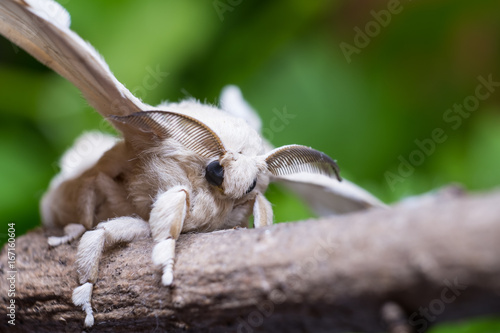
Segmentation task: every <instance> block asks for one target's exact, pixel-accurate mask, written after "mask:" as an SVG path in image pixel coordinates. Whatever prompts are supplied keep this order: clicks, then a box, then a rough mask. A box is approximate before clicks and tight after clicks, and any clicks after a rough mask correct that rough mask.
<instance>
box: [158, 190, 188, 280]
mask: <svg viewBox="0 0 500 333" xmlns="http://www.w3.org/2000/svg"><path fill="white" fill-rule="evenodd" d="M188 209H189V192H188V190H187V189H186V188H184V187H182V186H175V187H173V188H171V189H170V190H168V191H167V192H164V193H162V194H160V195H159V196H158V198H157V199H156V201H155V203H154V205H153V209H152V210H151V216H150V218H149V224H150V226H151V234H152V236H153V239H154V240H155V241H156V245H155V246H154V248H153V253H152V259H153V263H154V264H155V265H157V266H160V267H161V268H162V269H163V274H162V278H161V281H162V283H163V285H165V286H169V285H171V284H172V282H173V279H174V275H173V266H174V258H175V241H176V240H177V238H179V234H180V233H181V231H182V227H183V225H184V219H185V218H186V214H187V211H188Z"/></svg>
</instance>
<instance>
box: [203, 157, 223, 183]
mask: <svg viewBox="0 0 500 333" xmlns="http://www.w3.org/2000/svg"><path fill="white" fill-rule="evenodd" d="M205 171H206V172H205V178H206V179H207V181H208V182H209V183H210V184H212V185H216V186H221V185H222V181H223V180H224V168H223V167H222V165H220V163H219V161H213V162H211V163H210V164H209V165H207V168H206V170H205Z"/></svg>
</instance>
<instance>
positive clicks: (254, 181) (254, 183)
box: [245, 178, 257, 194]
mask: <svg viewBox="0 0 500 333" xmlns="http://www.w3.org/2000/svg"><path fill="white" fill-rule="evenodd" d="M255 185H257V178H255V179H254V180H253V183H252V185H250V187H249V188H248V190H247V192H246V193H245V194H248V193H250V192H252V190H253V189H254V188H255Z"/></svg>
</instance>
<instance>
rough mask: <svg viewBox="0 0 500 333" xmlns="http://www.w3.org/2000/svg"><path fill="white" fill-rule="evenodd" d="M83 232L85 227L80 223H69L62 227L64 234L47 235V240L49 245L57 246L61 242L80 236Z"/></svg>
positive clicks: (67, 241)
mask: <svg viewBox="0 0 500 333" xmlns="http://www.w3.org/2000/svg"><path fill="white" fill-rule="evenodd" d="M84 232H85V227H84V226H83V225H81V224H77V223H71V224H68V225H67V226H65V227H64V236H62V237H54V236H52V237H49V238H48V239H47V242H48V243H49V245H50V246H54V247H55V246H59V245H61V244H65V243H69V242H71V241H73V240H74V239H77V238H80V236H81V235H83V233H84Z"/></svg>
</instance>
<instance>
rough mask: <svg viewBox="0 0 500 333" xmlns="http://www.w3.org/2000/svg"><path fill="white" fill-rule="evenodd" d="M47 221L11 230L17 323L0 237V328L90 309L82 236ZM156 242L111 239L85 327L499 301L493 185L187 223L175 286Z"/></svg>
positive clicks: (135, 327)
mask: <svg viewBox="0 0 500 333" xmlns="http://www.w3.org/2000/svg"><path fill="white" fill-rule="evenodd" d="M53 232H54V231H53V230H42V229H36V230H34V231H32V232H30V233H28V234H27V235H24V236H21V237H19V238H17V240H16V253H17V258H16V268H17V274H16V278H17V280H16V291H15V293H16V296H15V302H16V303H15V304H16V305H17V307H16V326H15V327H12V326H10V325H8V324H7V319H6V318H7V317H6V314H5V312H6V310H7V309H6V306H5V304H8V302H9V297H8V296H7V292H6V290H7V289H8V282H9V281H8V280H7V278H8V276H9V273H8V271H9V268H8V266H7V251H6V249H5V248H4V249H3V252H2V254H1V256H0V263H1V267H0V287H1V290H2V294H1V296H2V300H3V304H2V306H1V307H0V318H2V319H1V322H0V330H2V331H4V330H5V329H7V328H8V329H13V328H14V329H17V330H18V331H22V332H24V331H37V332H45V331H47V332H48V331H51V332H56V331H71V332H72V331H78V330H81V329H82V328H83V327H82V324H83V319H84V313H83V312H81V311H80V309H78V308H77V307H75V306H74V305H73V304H72V303H71V293H72V290H73V288H75V287H76V286H77V275H76V272H75V268H74V258H75V253H76V246H77V243H76V242H75V243H73V244H70V245H63V246H60V247H57V248H49V247H48V245H47V242H46V237H47V235H48V234H49V233H51V234H53ZM151 248H152V243H151V241H149V240H144V241H139V242H135V243H132V244H128V245H121V246H118V247H115V248H113V249H111V250H109V251H107V252H106V255H105V257H104V259H103V260H102V261H101V265H100V272H99V280H98V282H97V283H96V285H95V288H94V293H93V303H92V304H93V308H94V310H95V312H96V313H95V320H96V324H95V326H94V328H93V329H90V330H88V331H95V332H97V331H99V332H107V331H109V332H111V331H113V332H121V331H127V332H130V331H135V332H139V331H148V332H150V331H154V330H155V329H156V331H163V330H166V329H168V330H169V332H170V331H177V330H179V331H181V330H184V329H187V330H192V331H205V330H207V331H208V328H210V331H211V332H226V331H239V332H257V331H266V332H285V331H286V332H322V331H325V332H326V331H327V332H346V331H369V332H376V331H383V330H387V329H388V328H387V327H386V325H385V323H384V320H383V318H385V319H386V321H388V322H389V323H388V325H389V326H391V325H392V326H394V327H400V326H401V325H402V329H403V330H402V331H405V330H407V329H408V327H409V328H413V329H415V330H416V331H423V330H424V329H425V328H426V327H428V326H429V325H431V324H433V323H435V322H440V321H446V320H454V319H459V318H465V317H471V316H476V315H482V314H492V313H499V311H500V279H499V276H500V193H499V192H496V193H490V194H483V195H474V196H467V197H462V196H451V197H450V196H436V197H427V198H423V199H418V200H414V201H411V202H407V203H406V204H403V205H398V206H396V207H393V208H391V209H388V210H372V211H367V212H363V213H356V214H351V215H346V216H340V217H333V218H328V219H322V220H311V221H304V222H298V223H285V224H279V225H274V226H272V227H269V228H264V229H248V230H247V229H235V230H226V231H219V232H213V233H209V234H188V235H182V236H181V237H180V239H179V242H178V246H177V261H176V265H175V271H174V272H175V276H174V284H173V286H172V287H171V288H165V287H162V286H161V285H160V277H161V275H160V273H159V271H158V270H157V269H156V268H155V267H154V266H153V265H152V263H151V259H150V256H151ZM426 309H427V310H426ZM401 313H403V315H401ZM398 318H399V322H398ZM401 318H402V319H403V322H401ZM400 329H401V327H400Z"/></svg>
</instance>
